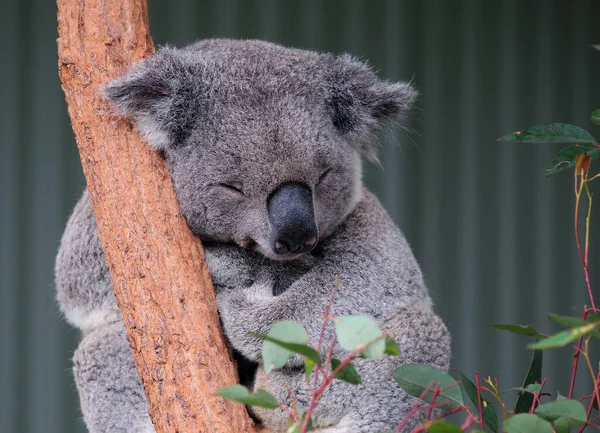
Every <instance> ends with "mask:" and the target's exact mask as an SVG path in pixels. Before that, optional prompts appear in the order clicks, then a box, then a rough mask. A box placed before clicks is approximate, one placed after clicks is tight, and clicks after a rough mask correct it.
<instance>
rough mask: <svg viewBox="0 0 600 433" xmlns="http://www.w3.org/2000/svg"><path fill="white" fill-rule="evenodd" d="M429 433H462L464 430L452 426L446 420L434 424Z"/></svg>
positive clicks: (429, 428) (428, 429)
mask: <svg viewBox="0 0 600 433" xmlns="http://www.w3.org/2000/svg"><path fill="white" fill-rule="evenodd" d="M427 431H428V432H429V433H462V429H461V428H460V427H459V426H456V425H454V424H450V423H449V422H448V421H446V420H443V419H441V420H439V421H436V422H435V423H434V424H432V425H430V426H429V427H428V428H427Z"/></svg>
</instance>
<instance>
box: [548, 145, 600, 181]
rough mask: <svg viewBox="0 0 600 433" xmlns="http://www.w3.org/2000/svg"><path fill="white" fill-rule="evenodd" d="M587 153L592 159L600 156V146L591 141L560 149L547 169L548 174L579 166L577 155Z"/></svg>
mask: <svg viewBox="0 0 600 433" xmlns="http://www.w3.org/2000/svg"><path fill="white" fill-rule="evenodd" d="M582 153H585V154H586V155H587V156H589V157H590V158H591V159H592V160H594V159H598V158H600V148H598V147H597V146H595V145H593V144H590V143H580V144H574V145H572V146H569V147H566V148H564V149H562V150H560V151H559V152H558V153H557V154H556V155H554V158H552V162H551V163H550V168H548V169H546V172H545V174H546V176H552V175H554V174H558V173H562V172H563V171H566V170H570V169H572V168H573V169H574V168H575V167H576V166H577V163H576V159H577V155H580V154H582Z"/></svg>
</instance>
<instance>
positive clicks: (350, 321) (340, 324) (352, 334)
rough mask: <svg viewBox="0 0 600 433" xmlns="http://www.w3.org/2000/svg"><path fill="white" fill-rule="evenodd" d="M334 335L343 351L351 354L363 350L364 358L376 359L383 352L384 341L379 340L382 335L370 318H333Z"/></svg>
mask: <svg viewBox="0 0 600 433" xmlns="http://www.w3.org/2000/svg"><path fill="white" fill-rule="evenodd" d="M335 333H336V336H337V341H338V343H339V344H340V346H342V348H343V349H345V350H348V351H350V352H352V351H354V350H358V349H361V348H363V350H362V354H363V355H364V356H365V357H366V358H377V357H379V356H381V355H383V352H384V351H385V340H384V339H383V338H381V337H382V336H383V333H382V332H381V330H380V329H379V326H377V323H376V322H375V321H374V320H373V319H371V318H370V317H366V316H338V317H336V318H335ZM377 339H379V340H377ZM375 340H377V341H375Z"/></svg>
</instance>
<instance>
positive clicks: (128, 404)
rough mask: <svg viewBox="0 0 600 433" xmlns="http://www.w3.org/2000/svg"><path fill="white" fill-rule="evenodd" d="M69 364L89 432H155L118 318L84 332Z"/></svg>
mask: <svg viewBox="0 0 600 433" xmlns="http://www.w3.org/2000/svg"><path fill="white" fill-rule="evenodd" d="M73 364H74V365H73V371H74V374H75V382H76V384H77V389H78V390H79V398H80V401H81V409H82V412H83V418H84V420H85V423H86V425H87V427H88V429H89V432H90V433H155V429H154V426H153V425H152V421H151V420H150V416H149V415H148V407H147V403H146V395H145V394H144V390H143V388H142V382H141V379H140V377H139V374H138V372H137V370H136V369H135V365H134V363H133V358H132V357H131V348H130V347H129V343H128V342H127V339H126V337H125V325H124V323H123V322H122V321H120V322H115V323H111V324H108V325H105V326H101V327H98V328H96V329H94V330H93V331H91V332H89V333H87V334H86V335H85V336H84V338H83V340H82V341H81V343H80V344H79V347H78V348H77V350H76V351H75V355H74V357H73Z"/></svg>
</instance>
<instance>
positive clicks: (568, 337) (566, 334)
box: [527, 323, 600, 350]
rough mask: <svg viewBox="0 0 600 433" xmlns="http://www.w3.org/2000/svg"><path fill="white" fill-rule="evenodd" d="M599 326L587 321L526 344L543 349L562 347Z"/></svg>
mask: <svg viewBox="0 0 600 433" xmlns="http://www.w3.org/2000/svg"><path fill="white" fill-rule="evenodd" d="M598 327H600V323H588V324H586V325H583V326H578V327H577V328H571V329H569V330H566V331H562V332H559V333H558V334H554V335H552V336H550V337H548V338H545V339H543V340H541V341H538V342H537V343H533V344H530V345H529V346H527V347H528V348H530V349H537V350H545V349H557V348H559V347H564V346H566V345H567V344H569V343H572V342H573V341H575V340H578V339H579V338H581V337H583V336H585V335H587V334H590V333H592V332H594V331H595V330H596V329H598Z"/></svg>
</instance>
